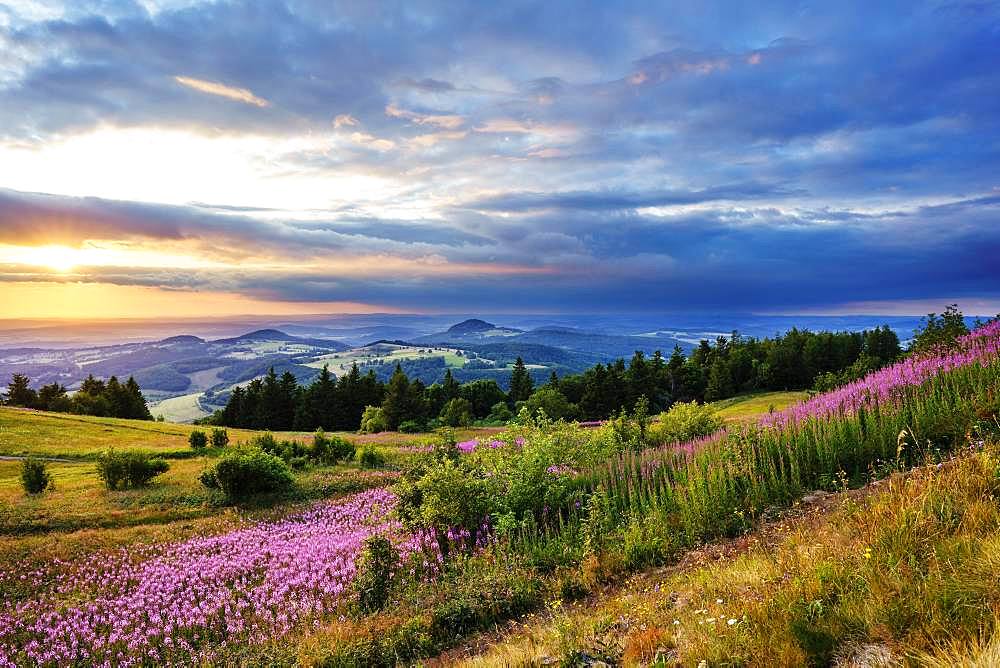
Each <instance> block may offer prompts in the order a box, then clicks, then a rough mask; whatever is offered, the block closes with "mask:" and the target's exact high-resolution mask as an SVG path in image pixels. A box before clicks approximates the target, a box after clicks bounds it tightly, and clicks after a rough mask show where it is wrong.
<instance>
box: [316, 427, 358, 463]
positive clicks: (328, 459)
mask: <svg viewBox="0 0 1000 668" xmlns="http://www.w3.org/2000/svg"><path fill="white" fill-rule="evenodd" d="M354 449H355V448H354V444H353V443H351V442H350V441H348V440H347V439H346V438H341V437H339V436H327V435H326V434H325V433H323V430H322V429H320V430H318V431H317V432H316V433H315V434H313V442H312V448H311V449H310V450H309V457H311V458H312V459H314V460H316V461H318V462H321V463H323V464H336V463H338V462H342V461H350V460H351V459H354Z"/></svg>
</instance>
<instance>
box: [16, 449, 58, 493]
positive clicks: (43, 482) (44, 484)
mask: <svg viewBox="0 0 1000 668" xmlns="http://www.w3.org/2000/svg"><path fill="white" fill-rule="evenodd" d="M51 484H52V476H50V475H49V473H48V471H46V470H45V462H43V461H41V460H40V459H35V458H34V457H26V458H24V459H23V460H22V461H21V487H23V488H24V491H25V492H27V493H28V494H41V493H42V492H44V491H45V490H46V489H47V488H48V487H49V485H51Z"/></svg>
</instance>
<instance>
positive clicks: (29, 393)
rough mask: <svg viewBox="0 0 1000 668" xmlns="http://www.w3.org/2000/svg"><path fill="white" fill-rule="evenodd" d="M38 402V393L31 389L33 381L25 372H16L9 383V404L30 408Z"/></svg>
mask: <svg viewBox="0 0 1000 668" xmlns="http://www.w3.org/2000/svg"><path fill="white" fill-rule="evenodd" d="M36 403H38V394H37V393H36V392H35V391H34V390H33V389H31V381H30V380H29V379H28V377H27V376H26V375H24V374H23V373H15V374H14V375H13V377H12V378H11V380H10V384H9V385H7V404H8V405H10V406H24V407H26V408H30V407H31V406H34V405H35V404H36Z"/></svg>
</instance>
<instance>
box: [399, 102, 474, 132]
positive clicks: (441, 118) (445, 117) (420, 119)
mask: <svg viewBox="0 0 1000 668" xmlns="http://www.w3.org/2000/svg"><path fill="white" fill-rule="evenodd" d="M385 115H386V116H390V117H392V118H403V119H406V120H408V121H413V122H414V123H416V124H417V125H434V126H437V127H439V128H445V129H447V130H454V129H457V128H460V127H462V124H463V123H465V119H464V118H462V117H461V116H459V115H457V114H421V113H418V112H416V111H410V110H408V109H401V108H399V107H397V106H396V105H395V104H388V105H386V107H385Z"/></svg>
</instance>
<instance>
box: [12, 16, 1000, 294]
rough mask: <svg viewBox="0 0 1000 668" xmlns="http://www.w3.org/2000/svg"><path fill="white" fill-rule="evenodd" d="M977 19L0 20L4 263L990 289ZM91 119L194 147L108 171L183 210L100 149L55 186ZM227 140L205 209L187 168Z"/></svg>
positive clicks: (557, 283) (682, 290)
mask: <svg viewBox="0 0 1000 668" xmlns="http://www.w3.org/2000/svg"><path fill="white" fill-rule="evenodd" d="M181 5H182V6H181ZM998 26H1000V6H998V5H997V4H996V3H949V4H944V5H942V4H940V3H930V2H928V3H925V2H920V1H918V2H915V3H907V4H906V5H905V6H903V5H902V4H900V3H869V4H867V5H852V4H847V5H845V4H843V3H827V4H822V3H820V4H816V3H813V4H812V5H809V6H808V7H805V6H803V5H802V4H801V3H799V2H793V1H791V0H789V1H788V2H785V1H780V2H776V3H768V4H766V5H761V4H759V3H758V4H755V5H750V4H747V3H739V2H735V0H707V2H705V3H700V4H699V5H698V6H694V5H690V6H676V5H675V6H669V7H668V6H666V5H663V6H659V5H651V4H650V3H632V2H623V3H594V2H583V3H577V2H569V1H568V0H567V1H563V0H554V1H553V2H548V3H535V4H530V3H529V4H527V5H517V6H509V5H502V6H501V5H497V6H492V5H491V6H486V5H483V4H482V3H471V2H457V3H447V4H444V3H440V2H436V1H435V0H431V1H429V2H427V3H421V4H420V6H419V11H418V10H413V11H409V10H408V11H400V10H399V8H398V6H393V5H391V4H385V5H380V4H376V5H372V4H364V3H361V4H358V3H338V4H336V5H334V4H330V3H321V2H314V1H312V0H273V1H272V0H263V1H261V2H250V0H234V1H232V2H226V3H188V2H186V0H185V1H184V2H182V3H181V4H180V5H176V6H175V5H174V4H173V3H163V4H162V5H160V6H158V8H157V9H156V11H146V10H144V9H143V8H142V7H141V6H139V5H136V4H134V3H126V2H121V3H117V2H94V3H91V2H88V3H57V2H52V3H46V5H45V11H41V12H36V11H35V10H32V11H30V12H29V11H27V10H24V11H22V10H21V9H11V8H4V9H0V154H2V157H0V160H2V163H0V164H3V165H4V169H2V170H0V174H3V175H6V178H4V179H0V188H6V190H0V241H2V242H5V243H43V242H56V241H58V242H64V243H70V244H73V243H82V242H84V241H85V240H87V239H105V240H119V241H122V242H123V243H129V244H136V245H146V246H154V245H157V244H162V245H165V246H171V247H173V246H183V247H184V249H185V251H190V252H194V253H217V254H219V255H222V256H225V259H226V260H227V261H235V260H234V259H235V258H241V259H245V258H247V257H248V256H250V255H252V254H257V255H267V256H268V258H267V259H269V260H272V261H274V262H277V261H278V260H279V259H280V260H281V261H282V262H283V263H284V265H285V266H284V268H283V269H281V270H275V271H274V272H273V273H269V272H263V271H254V272H246V273H242V274H235V273H234V274H232V276H231V277H229V278H227V277H226V276H224V275H222V274H214V273H212V272H209V273H207V274H204V275H199V276H200V278H199V281H200V282H199V285H215V284H223V283H225V284H227V285H229V287H230V288H231V289H234V290H237V289H238V290H242V291H247V292H248V293H249V292H253V293H255V294H273V295H280V296H282V297H283V298H287V299H303V300H307V299H313V298H315V299H328V298H336V299H347V298H350V299H354V297H353V295H348V292H349V291H356V292H357V293H358V294H359V295H365V297H364V300H365V301H366V302H367V303H379V304H395V305H397V306H399V307H401V308H447V307H448V306H449V304H452V303H454V304H466V305H468V306H471V307H472V310H477V308H478V307H479V306H480V305H482V306H484V307H485V306H486V305H496V306H497V307H500V306H504V307H512V308H516V307H517V306H518V305H519V304H530V305H532V307H533V308H562V307H563V306H565V307H566V308H585V307H586V306H587V305H588V304H589V305H591V306H593V307H594V308H598V307H599V308H625V307H627V306H628V307H634V308H640V309H642V308H649V303H650V302H653V303H655V304H656V305H669V306H677V308H695V307H698V306H699V305H709V304H711V305H713V308H718V309H725V308H729V307H737V306H740V307H749V306H753V307H755V308H757V307H759V308H771V307H775V308H784V309H787V308H805V307H806V306H808V305H809V303H810V302H816V303H819V302H822V303H845V302H848V301H851V302H856V303H869V302H872V301H875V302H885V301H886V300H891V299H912V300H920V299H926V298H928V295H931V297H934V296H937V295H954V296H960V295H963V294H965V295H973V294H978V295H980V296H981V297H982V298H983V299H986V298H987V297H989V296H990V295H989V293H991V292H992V293H993V294H994V295H995V294H998V293H1000V287H998V285H997V279H996V276H995V274H996V271H995V270H993V269H992V268H991V264H990V262H989V255H988V253H989V252H996V250H997V235H996V233H995V232H994V230H995V229H996V221H997V216H998V211H997V204H996V202H994V201H993V199H992V198H994V197H996V192H997V191H996V190H995V189H996V188H1000V182H998V181H997V173H998V166H1000V70H998V69H997V67H996V63H997V62H998V61H1000V40H997V39H996V36H997V30H998ZM178 73H182V74H178ZM175 77H180V78H181V79H185V81H180V80H178V79H175ZM237 86H238V87H237ZM196 92H197V93H204V94H195V93H196ZM220 95H222V96H224V97H225V98H226V99H227V100H233V101H237V102H240V103H239V104H225V103H220V102H221V101H220V100H219V96H220ZM254 100H256V101H258V102H266V103H268V104H269V106H259V105H258V104H256V103H255V102H254ZM331 119H333V120H332V122H331ZM96 129H99V130H100V133H101V135H100V136H101V137H102V138H104V137H107V138H109V141H110V140H112V139H114V138H115V137H118V138H119V139H120V142H119V143H120V144H121V145H122V146H124V147H126V148H129V147H131V146H133V145H134V144H137V142H130V141H129V138H130V137H138V136H143V137H150V136H153V135H155V134H156V133H161V134H162V136H170V137H173V136H180V135H182V134H183V135H184V136H196V137H198V138H199V141H196V142H192V143H191V144H190V146H191V147H192V149H191V150H190V152H191V153H192V154H193V155H192V157H191V158H190V159H187V156H186V155H185V150H181V151H178V150H177V147H176V146H173V147H171V146H167V147H164V146H162V145H158V144H156V142H149V143H148V144H147V143H143V145H142V152H141V154H138V152H137V155H139V157H133V152H132V151H130V150H121V151H119V154H120V155H122V156H124V158H126V159H125V160H118V161H116V164H119V165H122V164H128V165H130V164H131V163H130V162H129V160H132V159H134V160H136V164H156V165H157V166H158V168H157V169H156V170H155V173H156V183H162V184H171V185H172V186H176V187H175V188H173V189H172V190H171V191H170V200H169V201H171V202H175V203H179V205H178V206H172V207H171V206H166V205H165V204H157V203H156V201H161V200H163V199H164V198H165V197H166V196H162V197H161V196H159V195H157V193H163V192H165V189H153V188H145V187H143V184H142V182H141V179H135V180H131V181H130V180H129V179H126V178H120V177H121V170H118V171H116V170H114V169H111V168H110V167H109V166H108V165H107V164H102V161H101V160H100V159H99V158H97V159H95V160H93V161H92V162H91V161H87V160H83V161H81V164H82V165H85V167H86V169H87V174H85V176H87V177H88V178H86V179H77V180H76V182H75V184H73V183H70V184H68V185H67V184H66V183H58V182H57V179H55V178H54V177H53V172H57V173H59V174H62V175H64V176H63V181H64V182H65V181H68V180H69V179H66V178H65V173H66V172H67V169H66V167H65V165H66V164H67V163H66V162H63V163H62V164H63V167H61V168H60V169H53V170H47V168H46V166H45V160H44V157H45V156H47V151H49V150H52V148H53V147H55V146H62V145H64V144H65V145H68V144H70V143H72V141H73V138H80V137H89V136H93V135H94V133H95V132H96ZM132 132H134V133H136V134H130V133H132ZM171 133H176V134H171ZM201 140H204V142H202V141H201ZM102 141H103V139H102ZM227 142H233V144H227ZM168 143H169V142H168ZM235 143H239V144H240V146H242V147H243V149H242V151H243V152H241V153H240V156H241V159H239V160H237V161H235V162H236V163H237V164H233V165H231V167H232V169H227V170H218V171H219V172H220V174H224V175H225V177H226V179H225V181H226V183H225V185H226V188H225V190H224V192H223V190H222V185H223V184H222V183H221V182H222V181H223V179H222V178H221V177H220V179H219V181H220V184H219V185H213V186H212V188H211V192H209V190H210V189H209V188H206V187H204V184H205V183H208V182H210V181H211V179H201V178H198V179H192V178H191V174H192V173H198V174H200V171H199V170H198V169H196V168H197V167H199V166H200V167H201V169H202V170H204V169H205V165H206V164H207V163H208V162H209V161H208V160H207V159H206V153H207V151H197V150H195V148H206V149H207V148H208V147H209V146H210V145H211V147H212V151H213V156H215V157H217V155H216V154H225V155H233V153H232V151H227V150H226V146H231V145H235ZM220 147H221V148H220ZM170 148H173V149H174V154H176V153H179V154H180V155H181V158H182V159H180V160H178V159H177V156H176V155H173V158H174V161H175V163H176V166H172V167H171V166H168V165H171V164H173V163H171V161H170V160H167V159H166V158H168V157H171V155H172V154H171V152H170V151H169V150H168V149H170ZM194 154H200V155H201V162H200V164H196V162H195V161H198V155H194ZM95 155H96V153H95ZM244 155H245V156H246V159H242V156H244ZM40 156H43V157H40ZM32 160H33V162H32ZM29 162H31V163H32V164H33V165H35V166H36V168H35V169H33V170H27V169H25V168H24V166H26V165H28V163H29ZM211 164H212V165H214V164H215V162H211ZM222 164H227V165H228V164H229V163H222ZM38 165H40V167H39V166H38ZM28 171H31V173H32V174H33V175H35V176H32V177H31V178H30V179H29V178H28V177H26V176H24V174H26V173H27V172H28ZM136 173H139V172H138V169H137V170H136ZM261 175H263V176H261ZM105 176H106V177H107V178H104V177H105ZM193 180H197V181H198V182H199V183H197V184H192V181H193ZM4 181H7V182H4ZM81 183H85V184H88V185H87V187H83V186H82V185H80V184H81ZM89 184H93V186H91V185H89ZM199 184H201V185H202V186H203V187H201V188H199V187H196V186H198V185H199ZM88 188H90V189H89V190H88ZM26 191H32V192H34V193H43V192H44V193H54V192H55V193H58V192H61V193H63V194H76V195H81V194H83V195H101V196H102V197H103V199H96V198H93V197H75V198H74V197H69V198H67V197H61V196H58V195H57V194H52V195H42V194H31V193H29V192H26ZM213 193H215V194H213ZM154 195H156V196H154ZM138 199H142V200H148V201H145V202H137V201H133V200H138ZM184 202H210V203H214V204H199V205H183V203H184ZM931 249H933V250H931ZM296 260H298V261H301V262H304V263H306V262H308V263H313V264H319V263H320V261H321V260H328V261H329V264H330V266H331V267H333V266H340V267H342V268H345V269H344V272H343V273H348V272H347V270H348V269H349V270H350V272H352V273H351V276H350V277H347V278H345V276H344V275H341V274H337V273H336V272H335V271H334V270H333V269H331V271H330V275H329V276H317V275H314V274H309V275H307V276H303V275H301V274H299V273H297V272H296V271H295V270H294V268H289V267H293V265H294V264H295V261H296ZM365 262H369V263H373V264H372V266H374V267H376V269H378V268H383V269H384V271H385V272H386V275H385V276H370V275H365V276H364V277H362V276H361V275H360V272H361V269H360V268H359V267H360V265H362V264H364V263H365ZM433 262H438V263H439V264H437V265H434V264H433ZM336 263H340V264H339V265H337V264H336ZM440 263H443V264H445V265H450V266H451V267H454V268H457V269H459V270H463V269H464V268H468V269H469V271H470V272H473V270H474V268H475V267H478V266H480V265H486V264H489V263H495V264H497V265H499V266H503V267H523V268H529V269H531V270H532V271H534V270H539V269H544V270H545V272H544V273H531V272H529V271H527V270H526V271H525V273H524V276H521V275H519V274H504V275H503V280H498V278H497V276H489V277H482V278H480V277H477V276H471V274H470V278H469V280H468V281H457V282H456V281H454V278H453V277H451V278H448V279H444V278H442V277H441V276H442V275H441V274H433V273H432V272H431V270H430V269H429V267H431V266H434V267H440V266H441V264H440ZM415 267H416V268H420V269H421V271H422V273H421V274H420V275H417V274H415V273H414V271H415V269H414V268H415ZM393 272H395V273H393ZM165 274H167V275H165V276H164V275H159V274H157V275H155V276H152V275H149V274H148V273H147V274H143V276H145V277H147V278H148V280H150V281H154V282H155V281H161V280H162V281H164V282H169V275H168V274H169V272H165ZM102 275H103V274H102ZM107 277H109V278H108V280H112V279H114V280H126V278H127V277H126V278H123V277H122V273H121V272H118V273H117V274H112V273H111V272H110V271H107ZM94 278H95V280H103V279H102V278H101V275H96V274H95V277H94ZM147 278H143V279H142V280H147ZM177 280H178V281H183V280H186V278H185V277H178V278H177ZM227 281H228V282H227ZM491 281H493V283H496V285H494V284H491ZM455 283H458V284H459V285H455ZM358 299H361V297H358ZM449 300H450V301H449Z"/></svg>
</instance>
